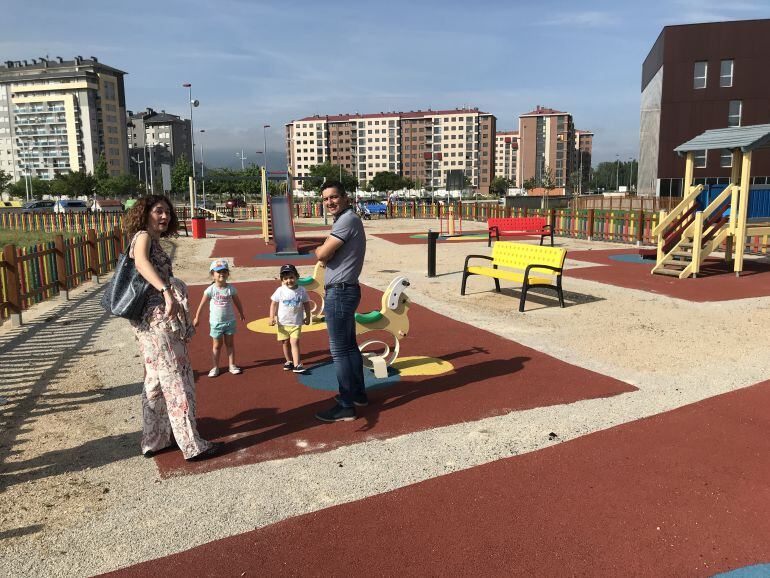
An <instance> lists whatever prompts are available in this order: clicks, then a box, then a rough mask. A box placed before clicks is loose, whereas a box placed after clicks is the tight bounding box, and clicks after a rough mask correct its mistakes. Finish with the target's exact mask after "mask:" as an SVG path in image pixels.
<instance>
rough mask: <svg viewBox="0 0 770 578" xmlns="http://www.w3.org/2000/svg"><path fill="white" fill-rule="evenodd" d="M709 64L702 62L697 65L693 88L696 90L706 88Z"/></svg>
mask: <svg viewBox="0 0 770 578" xmlns="http://www.w3.org/2000/svg"><path fill="white" fill-rule="evenodd" d="M708 69H709V63H708V62H706V61H705V60H701V61H698V62H696V63H695V70H694V72H693V79H692V87H693V88H695V89H698V88H706V76H708Z"/></svg>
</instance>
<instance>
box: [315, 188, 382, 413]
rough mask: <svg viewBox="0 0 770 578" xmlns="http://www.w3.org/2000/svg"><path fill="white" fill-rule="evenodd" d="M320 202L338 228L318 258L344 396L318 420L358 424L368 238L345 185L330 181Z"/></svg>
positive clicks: (362, 397) (363, 394)
mask: <svg viewBox="0 0 770 578" xmlns="http://www.w3.org/2000/svg"><path fill="white" fill-rule="evenodd" d="M321 197H322V198H323V202H324V205H326V210H327V212H328V213H329V214H330V215H332V217H333V218H334V224H333V225H332V230H331V233H330V234H329V236H328V237H327V238H326V240H325V241H324V243H323V245H321V246H320V247H318V248H317V249H316V251H315V253H316V257H317V258H318V260H319V261H321V262H322V263H323V264H324V265H326V273H325V276H324V290H325V292H326V295H325V297H324V316H325V318H326V329H327V331H328V332H329V350H330V351H331V354H332V360H333V361H334V369H335V372H336V373H337V382H338V384H339V391H340V393H339V395H337V396H335V398H334V401H335V402H336V403H335V405H334V406H333V407H331V408H330V409H328V410H325V411H321V412H319V413H317V414H316V418H318V419H320V420H321V421H326V422H334V421H350V420H354V419H356V410H355V407H356V406H365V405H367V404H368V403H369V401H368V399H367V397H366V391H365V389H364V361H363V357H362V356H361V351H360V350H359V349H358V343H357V342H356V319H355V314H356V309H358V305H359V303H360V302H361V286H360V285H359V284H358V276H359V275H360V274H361V268H362V267H363V265H364V255H365V254H366V234H365V233H364V225H363V223H362V222H361V219H360V218H359V217H358V215H356V212H355V211H354V210H353V206H352V205H351V202H350V198H349V197H348V195H347V193H346V192H345V188H344V187H343V186H342V183H340V182H337V181H327V182H326V183H325V184H324V185H323V190H322V191H321Z"/></svg>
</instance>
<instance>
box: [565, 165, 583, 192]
mask: <svg viewBox="0 0 770 578" xmlns="http://www.w3.org/2000/svg"><path fill="white" fill-rule="evenodd" d="M581 177H582V175H581V173H580V169H575V170H574V171H572V173H570V176H569V180H568V181H567V188H568V189H569V190H570V191H571V192H572V194H573V195H578V194H580V181H581Z"/></svg>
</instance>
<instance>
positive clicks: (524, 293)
mask: <svg viewBox="0 0 770 578" xmlns="http://www.w3.org/2000/svg"><path fill="white" fill-rule="evenodd" d="M527 289H529V283H527V282H526V281H525V282H524V285H522V286H521V298H520V299H519V313H524V303H525V302H526V301H527Z"/></svg>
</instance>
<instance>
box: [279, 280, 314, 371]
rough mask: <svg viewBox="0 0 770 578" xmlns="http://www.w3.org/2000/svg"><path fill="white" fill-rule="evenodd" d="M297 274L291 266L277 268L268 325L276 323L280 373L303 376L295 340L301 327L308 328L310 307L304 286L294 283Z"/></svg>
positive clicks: (302, 367) (296, 340) (297, 344)
mask: <svg viewBox="0 0 770 578" xmlns="http://www.w3.org/2000/svg"><path fill="white" fill-rule="evenodd" d="M298 279H299V273H298V272H297V268H296V267H295V266H294V265H283V266H282V267H281V286H280V287H278V289H276V290H275V292H274V293H273V295H272V296H271V297H270V325H275V324H276V320H277V322H278V341H280V342H281V345H282V347H283V356H284V358H286V363H284V364H283V369H284V371H289V370H291V371H293V372H294V373H304V372H305V367H304V366H303V365H302V362H301V361H300V352H299V339H300V335H301V334H302V324H303V323H304V324H305V325H310V312H311V310H312V304H311V302H310V297H308V294H307V291H305V288H304V287H300V286H299V285H298V284H297V280H298Z"/></svg>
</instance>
